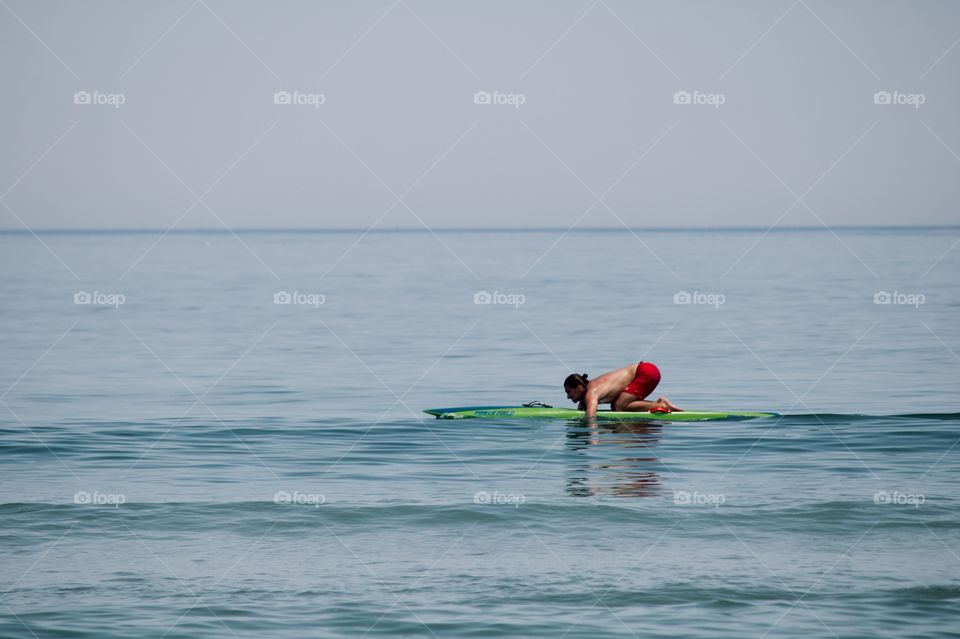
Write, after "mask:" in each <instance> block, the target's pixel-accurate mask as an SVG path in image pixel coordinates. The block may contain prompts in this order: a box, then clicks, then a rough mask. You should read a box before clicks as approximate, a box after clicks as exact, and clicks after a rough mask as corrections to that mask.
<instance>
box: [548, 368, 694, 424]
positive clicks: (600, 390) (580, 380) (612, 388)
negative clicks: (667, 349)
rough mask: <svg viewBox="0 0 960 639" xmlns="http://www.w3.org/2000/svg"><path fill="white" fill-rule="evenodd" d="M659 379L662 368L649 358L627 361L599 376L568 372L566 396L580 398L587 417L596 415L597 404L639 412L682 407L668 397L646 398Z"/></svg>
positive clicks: (565, 386) (673, 409) (565, 387)
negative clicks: (570, 373)
mask: <svg viewBox="0 0 960 639" xmlns="http://www.w3.org/2000/svg"><path fill="white" fill-rule="evenodd" d="M659 383H660V369H658V368H657V367H656V366H654V365H653V364H651V363H650V362H640V363H638V364H628V365H626V366H624V367H623V368H618V369H617V370H615V371H610V372H609V373H604V374H603V375H601V376H600V377H598V378H596V379H591V380H588V379H587V375H586V374H584V375H577V374H573V375H569V376H568V377H567V378H566V379H565V380H563V390H564V391H566V393H567V399H569V400H571V401H574V402H577V403H578V404H579V408H580V410H585V411H586V412H587V415H586V416H587V417H596V415H597V405H598V404H607V403H609V404H610V410H616V411H629V412H640V411H648V410H650V409H653V408H656V409H663V410H666V411H671V412H672V411H682V410H683V409H681V408H680V407H678V406H675V405H674V404H673V403H671V402H670V400H669V399H667V398H666V397H658V398H657V401H655V402H648V401H644V400H645V398H646V397H647V395H649V394H650V393H652V392H653V389H654V388H656V387H657V384H659Z"/></svg>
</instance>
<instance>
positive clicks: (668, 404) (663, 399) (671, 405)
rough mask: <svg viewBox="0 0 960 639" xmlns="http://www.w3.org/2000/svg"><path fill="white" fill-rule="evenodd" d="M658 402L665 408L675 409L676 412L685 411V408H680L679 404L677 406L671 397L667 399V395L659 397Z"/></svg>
mask: <svg viewBox="0 0 960 639" xmlns="http://www.w3.org/2000/svg"><path fill="white" fill-rule="evenodd" d="M657 403H658V404H660V405H661V406H663V407H664V408H667V409H670V410H671V411H673V412H675V413H682V412H683V409H682V408H680V407H679V406H677V405H676V404H674V403H673V402H671V401H670V400H669V399H667V398H666V397H658V398H657Z"/></svg>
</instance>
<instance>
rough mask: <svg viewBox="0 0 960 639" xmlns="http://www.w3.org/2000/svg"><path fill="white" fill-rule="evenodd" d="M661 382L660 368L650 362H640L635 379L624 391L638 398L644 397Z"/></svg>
mask: <svg viewBox="0 0 960 639" xmlns="http://www.w3.org/2000/svg"><path fill="white" fill-rule="evenodd" d="M659 383H660V369H659V368H657V367H656V366H654V365H653V364H651V363H650V362H640V363H639V364H637V374H636V375H635V376H634V378H633V381H632V382H630V384H629V385H628V386H627V387H626V388H624V389H623V392H624V393H630V394H631V395H634V396H636V397H637V398H638V399H643V398H645V397H646V396H647V395H649V394H650V393H652V392H653V389H654V388H656V387H657V384H659Z"/></svg>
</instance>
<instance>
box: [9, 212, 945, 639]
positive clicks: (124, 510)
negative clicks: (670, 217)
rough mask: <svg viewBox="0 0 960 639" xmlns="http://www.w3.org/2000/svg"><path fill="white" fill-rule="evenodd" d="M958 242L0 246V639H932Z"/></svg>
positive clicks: (93, 241) (665, 237)
mask: <svg viewBox="0 0 960 639" xmlns="http://www.w3.org/2000/svg"><path fill="white" fill-rule="evenodd" d="M958 236H960V229H957V228H952V229H950V228H948V229H927V230H921V229H896V230H883V229H863V230H855V229H842V230H837V231H836V235H834V234H833V233H831V232H828V231H825V230H819V231H804V230H792V231H773V232H771V233H769V234H766V235H764V233H763V230H762V229H759V230H743V231H727V232H718V231H684V232H680V231H665V230H664V231H637V232H636V235H634V234H631V233H628V232H601V231H574V232H571V233H569V234H563V232H562V230H561V231H527V232H516V233H508V232H441V233H438V234H437V235H436V236H435V235H432V234H430V233H427V232H422V233H410V232H406V233H400V232H395V233H394V232H375V233H370V234H367V235H363V236H361V234H360V233H359V232H357V233H350V232H343V233H308V232H247V233H240V234H238V235H237V236H234V235H231V234H229V233H171V234H168V235H166V236H163V237H162V238H161V236H160V234H159V233H154V234H151V233H44V234H41V235H39V236H38V237H33V236H31V235H30V234H28V233H6V234H0V263H2V272H3V277H2V278H0V296H2V299H3V304H2V306H0V352H2V359H0V460H2V461H0V464H2V466H0V468H2V475H0V540H2V542H0V566H2V571H0V637H98V638H99V637H158V638H159V637H170V638H173V637H235V636H237V637H263V636H270V637H305V636H357V637H359V636H369V637H378V636H426V637H434V636H435V637H464V636H484V637H487V636H509V637H514V636H526V637H562V636H565V637H635V636H637V637H703V636H717V637H746V636H756V637H761V636H767V637H810V636H838V637H876V636H903V637H930V636H956V635H955V633H956V629H957V628H958V627H960V626H958V621H960V618H958V614H957V612H956V610H957V604H958V603H960V499H958V494H957V479H956V478H957V476H958V472H960V444H958V441H960V403H958V400H957V390H958V382H960V323H958V322H957V311H958V308H960V284H958V282H957V278H956V274H957V272H958V268H957V267H958V265H960V247H957V248H952V247H953V246H954V242H955V241H956V239H957V237H958ZM355 242H356V243H355ZM283 291H286V292H288V293H291V294H292V293H294V292H296V293H297V294H298V295H297V296H296V298H295V300H296V301H299V302H303V303H294V304H275V303H274V296H275V294H277V293H279V292H283ZM82 292H87V293H90V294H91V301H95V302H102V303H91V304H82V303H81V304H77V303H74V296H75V294H78V293H82ZM483 292H486V293H489V294H490V298H489V299H490V300H491V301H492V302H501V303H490V304H476V303H474V301H475V300H474V298H475V295H479V296H480V297H478V300H479V301H483V300H484V299H486V298H485V297H484V296H483ZM884 292H886V293H889V294H890V297H889V299H890V301H891V303H889V304H883V303H879V304H878V303H875V295H878V294H879V295H880V296H879V297H878V298H877V300H878V301H881V302H882V301H884V299H885V298H884V296H883V295H882V293H884ZM94 293H96V294H97V295H94ZM684 293H686V294H689V299H690V302H691V303H687V304H684V303H675V296H679V297H677V301H681V302H682V301H683V300H684V299H685V298H684V297H683V294H684ZM111 295H114V297H110V296H111ZM116 295H122V296H123V299H122V301H123V303H117V302H118V300H119V299H120V298H118V297H116ZM311 296H312V297H311ZM321 296H322V297H321ZM720 296H722V298H721V297H720ZM919 296H922V300H921V297H919ZM78 299H79V301H83V299H84V298H83V297H81V298H78ZM280 299H281V301H282V299H283V298H282V297H281V298H280ZM292 299H293V298H292ZM721 299H722V302H721ZM321 300H322V303H320V301H321ZM111 302H112V303H113V304H114V305H111ZM641 358H642V359H646V360H650V361H653V362H656V363H657V364H658V365H659V366H660V368H661V370H662V371H663V374H664V378H663V381H662V383H661V387H660V388H659V389H657V393H658V394H665V395H667V396H668V397H670V399H672V400H673V401H674V402H676V403H678V404H680V405H681V406H684V407H687V408H700V409H705V410H723V409H741V410H768V411H775V412H779V413H784V414H785V416H784V417H782V418H778V419H773V420H762V421H754V422H720V423H711V424H686V425H684V424H675V425H671V424H666V425H650V424H630V423H624V424H620V423H616V424H613V423H611V424H600V425H599V426H596V427H590V426H589V425H588V424H583V423H578V422H569V423H568V422H563V421H537V420H515V421H481V420H470V421H462V422H461V421H456V422H448V421H441V420H433V419H432V418H429V416H427V415H423V414H421V413H420V410H421V409H423V408H426V407H437V406H465V405H484V404H486V405H490V404H517V403H521V402H526V401H531V400H541V401H545V402H548V403H551V404H554V405H557V406H565V405H568V404H567V402H566V400H565V398H564V396H563V392H562V389H561V388H560V382H561V381H562V379H563V377H565V376H566V375H567V374H568V373H569V372H571V371H575V372H587V373H590V374H591V375H596V374H599V373H601V372H603V371H605V370H609V369H610V368H613V367H616V366H622V365H624V364H626V363H627V362H630V361H636V360H639V359H641Z"/></svg>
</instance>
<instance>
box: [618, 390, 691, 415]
mask: <svg viewBox="0 0 960 639" xmlns="http://www.w3.org/2000/svg"><path fill="white" fill-rule="evenodd" d="M654 407H660V408H666V409H668V410H671V411H675V412H683V409H682V408H680V407H679V406H677V405H675V404H674V403H673V402H671V401H670V400H669V399H667V398H666V397H658V398H657V401H655V402H650V401H647V400H644V399H640V398H638V397H637V396H636V395H631V394H630V393H628V392H626V391H624V392H622V393H620V394H619V395H618V396H617V399H616V400H614V402H613V404H611V405H610V409H611V410H616V411H621V412H627V413H641V412H643V411H648V410H650V409H651V408H654Z"/></svg>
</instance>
